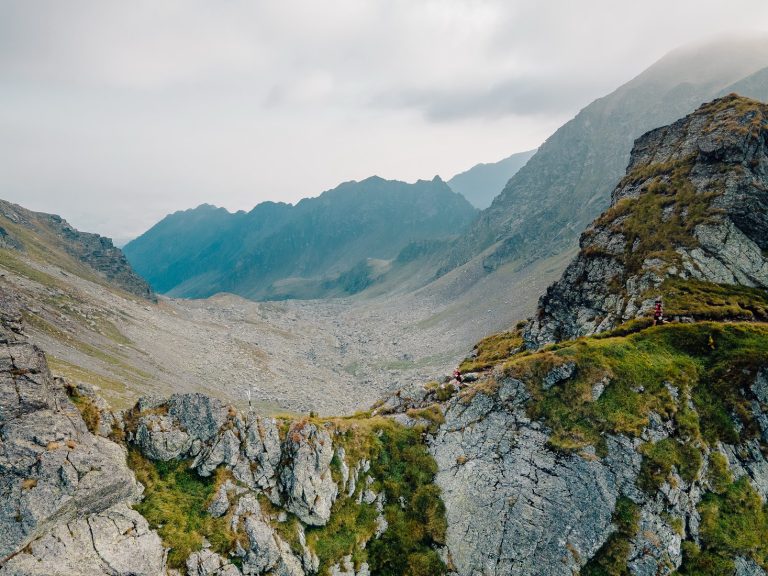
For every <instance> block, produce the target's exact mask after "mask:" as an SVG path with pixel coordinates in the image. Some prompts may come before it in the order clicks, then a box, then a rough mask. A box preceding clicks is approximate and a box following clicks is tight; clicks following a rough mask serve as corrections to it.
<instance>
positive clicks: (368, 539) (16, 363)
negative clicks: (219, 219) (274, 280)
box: [0, 298, 447, 576]
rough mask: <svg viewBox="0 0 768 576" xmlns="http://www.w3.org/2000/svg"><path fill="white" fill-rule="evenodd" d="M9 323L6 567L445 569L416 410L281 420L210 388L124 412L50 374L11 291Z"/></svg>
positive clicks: (147, 401)
mask: <svg viewBox="0 0 768 576" xmlns="http://www.w3.org/2000/svg"><path fill="white" fill-rule="evenodd" d="M0 325H1V327H0V345H2V349H3V360H2V364H1V365H0V378H2V388H0V390H1V393H0V426H1V427H0V441H1V443H0V496H1V498H0V503H1V504H0V558H1V559H2V560H1V561H0V562H1V564H2V566H1V567H0V574H2V575H3V576H6V575H12V574H13V575H19V576H20V575H22V574H39V575H43V574H46V575H50V574H109V575H125V576H128V575H147V576H149V575H153V576H154V575H160V574H176V573H186V574H190V575H196V576H206V575H213V574H216V575H226V576H235V575H237V574H273V575H280V576H283V575H284V576H302V575H304V574H317V573H324V574H325V573H328V574H332V575H335V576H365V575H367V574H370V573H371V571H372V570H381V567H382V566H385V565H386V566H389V567H391V568H392V569H394V570H396V571H397V573H411V574H425V575H426V574H438V573H445V572H446V565H445V561H444V560H445V559H447V551H445V549H444V547H443V546H442V542H443V540H444V535H445V519H444V508H443V505H442V502H441V501H440V498H439V493H438V491H437V489H436V488H435V487H434V484H433V479H434V474H435V471H436V467H435V464H434V460H433V459H432V458H431V457H430V456H429V454H428V453H427V451H426V448H425V446H424V445H423V443H422V434H423V432H424V430H425V426H427V425H432V423H431V422H430V421H429V420H428V419H425V418H421V417H420V415H419V414H414V415H413V417H407V418H406V420H407V421H408V423H410V424H414V423H416V422H417V421H420V422H421V424H420V425H419V426H417V427H415V428H414V427H411V428H408V427H405V426H402V425H401V424H398V423H397V422H396V420H397V419H396V418H382V417H378V418H369V417H367V416H361V417H359V418H358V417H351V418H344V419H335V420H319V419H315V418H304V419H300V420H285V419H275V418H268V417H261V416H257V415H250V414H242V413H240V412H239V411H237V410H235V409H234V408H232V407H228V406H225V405H224V404H223V403H222V402H221V401H219V400H217V399H214V398H211V397H208V396H205V395H202V394H177V395H174V396H171V397H170V398H168V399H159V398H142V399H141V400H140V401H139V402H138V403H137V405H136V406H135V407H133V408H132V409H131V410H128V411H124V412H112V411H110V410H109V408H108V406H107V405H106V404H105V403H104V401H103V400H101V399H100V398H99V397H98V396H97V395H96V394H95V393H94V391H93V390H92V389H89V388H87V387H83V386H78V387H72V386H69V385H68V384H67V383H66V382H65V381H63V380H61V379H57V378H53V377H52V376H51V374H50V372H49V370H48V367H47V364H46V360H45V355H44V354H43V353H42V352H41V351H40V350H39V349H37V348H36V347H34V346H32V345H31V344H29V343H28V342H26V339H25V337H24V335H23V331H22V326H21V313H20V310H19V308H18V306H17V305H16V304H15V303H14V302H13V301H12V300H11V299H10V298H3V299H2V300H0ZM137 477H138V478H139V479H140V480H141V482H137Z"/></svg>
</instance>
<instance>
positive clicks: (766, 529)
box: [679, 476, 768, 576]
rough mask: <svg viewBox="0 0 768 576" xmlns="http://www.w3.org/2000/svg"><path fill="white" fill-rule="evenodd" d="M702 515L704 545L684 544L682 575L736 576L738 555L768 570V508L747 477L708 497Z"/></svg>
mask: <svg viewBox="0 0 768 576" xmlns="http://www.w3.org/2000/svg"><path fill="white" fill-rule="evenodd" d="M699 512H700V513H701V525H700V530H701V532H700V536H701V546H697V545H696V544H695V543H693V542H685V543H684V548H683V552H684V557H683V565H682V567H681V568H680V572H679V573H680V574H696V575H701V576H709V575H712V576H715V575H720V574H732V573H733V571H734V562H733V560H734V558H735V557H736V556H744V557H747V558H751V559H752V560H754V561H755V562H757V564H758V565H760V566H761V567H762V568H768V541H767V540H766V538H765V534H767V533H768V509H766V505H765V504H763V501H762V500H761V498H760V495H759V494H758V493H757V492H756V491H755V489H754V488H753V487H752V484H751V483H750V482H749V479H748V478H747V477H746V476H744V477H742V478H740V479H739V480H737V481H736V482H734V483H731V484H730V485H728V487H727V488H726V489H725V490H724V491H723V492H722V493H721V494H715V493H712V492H710V493H707V494H705V495H704V497H703V499H702V501H701V504H700V505H699Z"/></svg>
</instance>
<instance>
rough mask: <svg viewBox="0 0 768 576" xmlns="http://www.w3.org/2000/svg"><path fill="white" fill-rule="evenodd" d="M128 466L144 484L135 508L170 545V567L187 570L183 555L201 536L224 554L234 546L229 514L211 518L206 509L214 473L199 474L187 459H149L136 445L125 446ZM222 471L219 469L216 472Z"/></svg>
mask: <svg viewBox="0 0 768 576" xmlns="http://www.w3.org/2000/svg"><path fill="white" fill-rule="evenodd" d="M128 466H129V467H130V468H131V469H132V470H133V471H134V473H135V474H136V478H137V479H138V480H139V482H141V483H142V484H143V485H144V487H145V488H146V490H145V492H144V499H143V500H142V501H141V503H139V504H137V505H136V506H134V508H135V509H136V510H137V511H138V512H139V513H140V514H141V515H142V516H144V518H146V519H147V521H148V522H149V524H150V526H151V527H152V528H154V529H156V530H157V532H158V534H160V538H162V540H163V545H164V546H166V547H168V548H170V552H169V553H168V566H169V567H170V568H175V569H177V570H180V571H181V572H182V573H186V565H185V562H186V559H187V557H188V556H189V555H190V554H191V553H192V552H195V551H197V550H200V549H201V548H202V546H203V538H206V539H207V540H208V541H209V542H210V543H211V547H212V548H213V550H215V551H216V552H218V553H219V554H222V555H223V556H225V557H226V556H227V552H228V551H229V550H231V549H232V548H234V546H235V542H236V539H237V535H236V534H235V533H234V532H232V531H231V530H230V520H231V518H229V515H227V516H223V517H221V518H214V517H212V516H211V515H210V514H208V512H207V509H208V504H209V503H210V500H211V498H212V497H213V495H214V493H215V490H216V488H217V484H218V482H217V478H216V477H210V478H203V477H201V476H198V474H197V473H196V472H194V471H193V470H190V469H189V462H188V461H180V460H171V461H170V462H155V461H152V460H149V459H147V458H145V457H144V456H143V455H142V454H141V453H140V452H139V451H138V450H137V449H135V448H129V450H128ZM224 473H225V471H224V470H223V469H220V470H219V471H218V472H217V475H218V474H224ZM219 480H220V479H219Z"/></svg>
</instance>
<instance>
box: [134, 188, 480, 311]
mask: <svg viewBox="0 0 768 576" xmlns="http://www.w3.org/2000/svg"><path fill="white" fill-rule="evenodd" d="M475 216H476V210H475V209H474V208H472V206H471V205H470V204H469V203H468V202H467V201H466V200H465V199H464V198H463V197H462V196H461V195H460V194H457V193H455V192H453V191H452V190H451V189H450V188H449V187H448V186H447V185H446V184H445V183H444V182H443V181H442V180H440V179H439V178H435V179H434V180H432V181H423V180H420V181H418V182H416V183H415V184H406V183H403V182H395V181H387V180H383V179H382V178H378V177H372V178H368V179H366V180H364V181H362V182H347V183H345V184H342V185H340V186H338V187H337V188H335V189H333V190H329V191H327V192H325V193H323V194H322V195H320V196H319V197H317V198H309V199H305V200H302V201H301V202H299V203H298V204H296V205H295V206H291V205H289V204H275V203H272V202H265V203H262V204H259V205H258V206H256V207H255V208H254V209H253V210H252V211H251V212H248V213H245V212H238V213H236V214H230V213H229V212H227V211H226V210H224V209H217V208H214V207H211V206H207V205H204V206H200V207H198V208H196V209H194V210H188V211H186V212H177V213H175V214H172V215H170V216H168V217H167V218H165V219H164V220H163V221H161V222H160V223H158V224H157V225H156V226H154V227H153V228H152V229H151V230H149V231H148V232H146V233H145V234H143V235H142V236H141V237H139V238H137V239H136V240H134V241H133V242H130V243H129V244H128V245H127V246H126V247H125V252H126V255H127V256H128V258H129V260H130V261H131V263H132V264H133V265H134V267H136V269H137V270H138V271H139V272H140V273H141V274H143V275H144V277H145V278H147V279H148V280H149V282H150V283H151V284H152V286H153V287H154V288H155V289H156V290H157V291H158V292H162V293H166V294H169V295H173V296H185V297H205V296H210V295H212V294H215V293H217V292H232V293H235V294H239V295H242V296H245V297H248V298H255V299H261V298H270V299H282V298H295V297H299V298H315V297H323V296H333V295H340V294H345V293H346V294H348V293H354V292H357V291H359V290H361V289H363V288H365V287H366V286H367V285H368V283H369V273H370V268H371V267H370V265H369V264H368V259H374V260H388V259H392V258H394V257H395V256H397V254H398V253H399V252H400V250H402V248H403V247H405V246H406V245H407V244H409V243H411V242H416V241H423V240H434V239H441V238H449V237H452V236H456V235H457V234H458V233H460V232H461V231H463V230H464V229H465V228H466V226H467V225H468V224H469V223H470V222H471V221H472V220H473V219H474V218H475Z"/></svg>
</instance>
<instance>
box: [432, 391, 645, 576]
mask: <svg viewBox="0 0 768 576" xmlns="http://www.w3.org/2000/svg"><path fill="white" fill-rule="evenodd" d="M528 399H529V397H528V393H527V392H526V389H525V386H524V385H523V383H522V382H520V381H518V380H514V379H506V380H504V381H503V382H502V383H501V384H500V386H499V389H498V390H497V391H496V392H494V393H492V394H485V393H478V394H476V395H474V396H473V397H472V399H471V400H469V401H468V402H465V401H463V399H460V398H455V399H454V400H452V401H451V402H449V404H448V409H447V410H446V413H445V424H444V425H443V426H441V428H440V431H439V432H438V433H437V435H436V436H435V437H434V439H433V440H432V441H431V443H430V446H431V451H432V453H433V454H434V457H435V460H436V461H437V463H438V467H439V471H438V474H437V478H436V482H437V484H438V485H439V486H440V488H441V490H442V494H443V500H444V502H445V505H446V513H447V519H448V535H447V541H446V544H447V546H448V549H449V550H450V553H451V557H452V559H453V563H454V565H455V567H456V572H457V573H458V574H461V575H470V574H485V575H488V576H495V575H498V576H501V575H512V574H520V575H535V574H541V575H556V574H563V575H571V574H573V573H574V572H575V571H577V570H578V569H579V568H580V567H581V566H582V565H583V563H584V562H585V560H586V559H588V558H590V557H592V556H593V555H594V554H595V553H596V552H597V551H598V549H599V548H600V547H601V546H602V545H603V543H604V542H605V540H606V539H607V537H608V535H609V534H610V533H611V532H612V531H613V528H612V515H613V511H614V508H615V505H616V501H617V499H618V498H619V497H620V496H622V495H628V494H629V495H632V496H637V494H638V490H637V489H636V488H635V487H634V481H635V478H636V476H637V474H638V472H639V469H640V455H639V454H638V453H637V452H636V451H635V448H636V446H637V442H636V441H632V440H630V439H628V438H625V437H613V438H609V439H608V455H607V456H606V457H605V458H603V459H600V458H597V457H596V456H594V454H590V453H587V454H583V455H579V454H570V455H564V454H559V453H556V452H554V451H552V450H551V449H549V448H548V446H547V440H548V434H547V431H546V429H545V428H544V427H543V426H542V425H541V424H540V423H537V422H533V421H531V420H530V418H528V417H527V416H526V414H525V411H524V409H523V407H524V404H525V403H526V402H527V400H528ZM587 502H588V503H589V505H585V503H587Z"/></svg>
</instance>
